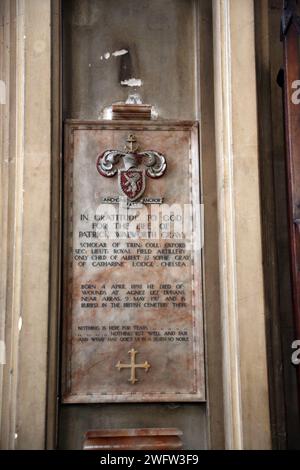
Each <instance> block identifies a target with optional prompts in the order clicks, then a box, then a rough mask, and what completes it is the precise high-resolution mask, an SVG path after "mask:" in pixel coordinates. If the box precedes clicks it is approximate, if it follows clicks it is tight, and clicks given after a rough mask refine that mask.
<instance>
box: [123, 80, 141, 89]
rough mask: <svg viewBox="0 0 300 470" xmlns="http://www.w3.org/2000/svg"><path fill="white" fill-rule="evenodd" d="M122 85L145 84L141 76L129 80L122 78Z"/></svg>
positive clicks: (136, 85) (134, 85)
mask: <svg viewBox="0 0 300 470" xmlns="http://www.w3.org/2000/svg"><path fill="white" fill-rule="evenodd" d="M121 85H124V86H132V87H138V86H143V82H142V80H141V79H140V78H129V79H128V80H122V81H121Z"/></svg>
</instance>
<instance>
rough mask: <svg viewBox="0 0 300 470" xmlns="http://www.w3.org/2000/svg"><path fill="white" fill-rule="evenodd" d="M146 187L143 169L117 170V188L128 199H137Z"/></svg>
mask: <svg viewBox="0 0 300 470" xmlns="http://www.w3.org/2000/svg"><path fill="white" fill-rule="evenodd" d="M145 187H146V177H145V171H144V170H138V169H136V168H130V169H129V170H119V188H120V190H121V191H122V193H123V194H125V196H127V197H128V199H130V201H136V200H137V199H139V198H140V197H141V196H142V195H143V193H144V191H145Z"/></svg>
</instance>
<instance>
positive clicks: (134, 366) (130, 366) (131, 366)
mask: <svg viewBox="0 0 300 470" xmlns="http://www.w3.org/2000/svg"><path fill="white" fill-rule="evenodd" d="M128 354H130V358H131V361H130V364H122V363H121V362H120V361H119V362H118V364H117V365H116V368H117V369H119V371H121V370H122V369H131V374H130V379H128V382H130V383H131V384H132V385H134V384H135V383H136V382H138V379H137V378H136V375H135V371H136V369H145V371H146V372H148V370H149V369H150V367H151V366H150V364H149V362H148V361H145V362H144V364H136V363H135V356H136V355H137V354H138V351H136V350H135V349H134V348H132V349H130V351H128Z"/></svg>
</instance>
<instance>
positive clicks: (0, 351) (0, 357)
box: [0, 341, 6, 365]
mask: <svg viewBox="0 0 300 470" xmlns="http://www.w3.org/2000/svg"><path fill="white" fill-rule="evenodd" d="M4 364H6V346H5V342H4V341H0V365H4Z"/></svg>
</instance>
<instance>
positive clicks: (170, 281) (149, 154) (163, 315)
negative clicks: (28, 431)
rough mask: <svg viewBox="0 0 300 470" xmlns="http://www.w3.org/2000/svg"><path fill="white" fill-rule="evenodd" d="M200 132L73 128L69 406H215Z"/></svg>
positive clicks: (66, 357)
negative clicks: (206, 312)
mask: <svg viewBox="0 0 300 470" xmlns="http://www.w3.org/2000/svg"><path fill="white" fill-rule="evenodd" d="M199 167H200V165H199V141H198V125H197V123H195V122H185V121H184V122H169V121H166V122H158V121H153V122H137V121H131V122H130V121H127V122H125V121H118V122H114V121H98V122H79V121H68V122H67V123H66V126H65V157H64V175H65V176H64V180H65V182H64V185H65V188H64V206H65V213H64V291H63V299H64V306H63V324H64V337H63V402H64V403H103V402H188V401H204V400H205V378H204V344H203V343H204V341H203V305H202V258H201V256H202V250H201V205H200V170H199Z"/></svg>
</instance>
